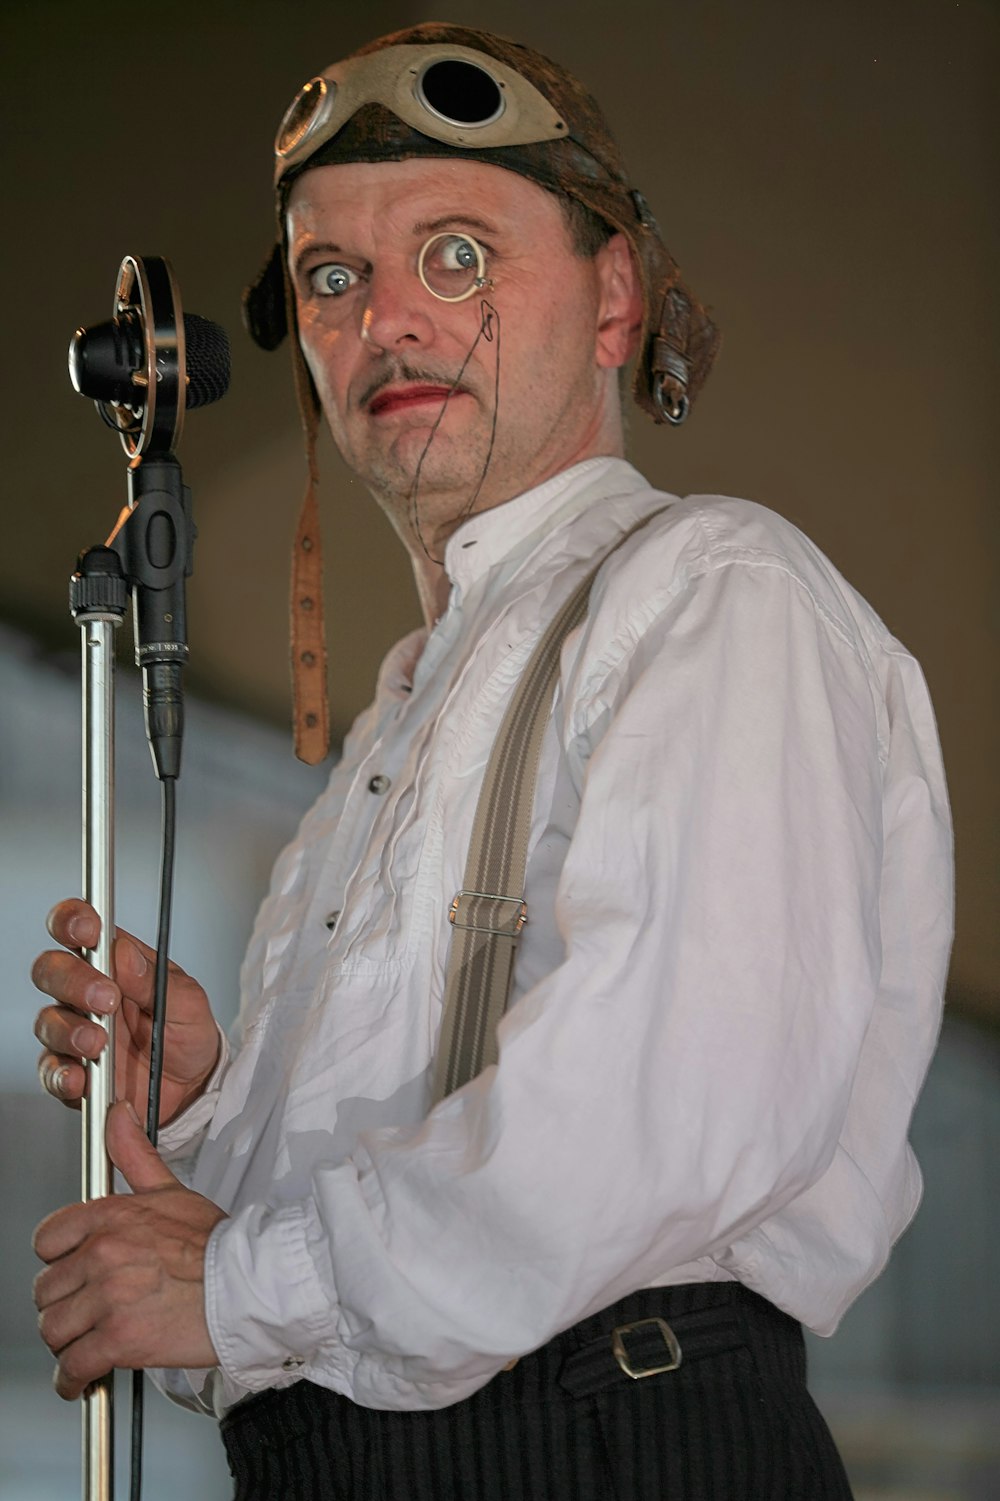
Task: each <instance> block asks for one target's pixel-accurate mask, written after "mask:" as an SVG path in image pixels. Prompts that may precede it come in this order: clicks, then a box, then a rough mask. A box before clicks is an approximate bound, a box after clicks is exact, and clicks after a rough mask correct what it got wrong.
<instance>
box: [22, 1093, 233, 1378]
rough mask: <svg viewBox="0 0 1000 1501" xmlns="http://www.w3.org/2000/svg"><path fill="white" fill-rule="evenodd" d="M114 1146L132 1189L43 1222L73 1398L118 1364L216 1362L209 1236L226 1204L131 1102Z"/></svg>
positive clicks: (116, 1127) (58, 1344) (48, 1306)
mask: <svg viewBox="0 0 1000 1501" xmlns="http://www.w3.org/2000/svg"><path fill="white" fill-rule="evenodd" d="M107 1143H108V1152H109V1154H110V1156H111V1160H112V1161H113V1162H114V1164H115V1166H116V1167H117V1168H118V1169H119V1170H120V1171H121V1172H122V1174H123V1175H124V1177H125V1181H126V1182H127V1183H128V1185H129V1187H130V1188H131V1189H132V1190H133V1193H132V1195H131V1196H127V1195H124V1194H122V1195H119V1196H117V1197H112V1198H107V1199H95V1200H94V1201H93V1202H91V1203H89V1204H72V1205H70V1206H69V1208H67V1209H59V1210H57V1211H56V1213H55V1214H50V1215H49V1217H48V1219H45V1220H43V1221H42V1223H41V1224H40V1225H39V1227H38V1229H37V1230H36V1231H35V1239H34V1246H35V1250H36V1252H37V1253H38V1255H39V1256H40V1257H41V1259H42V1261H45V1262H48V1263H49V1264H48V1266H47V1267H46V1269H45V1271H43V1272H40V1273H39V1275H38V1276H37V1277H36V1279H35V1303H36V1306H37V1308H38V1315H39V1317H38V1323H39V1328H40V1329H41V1333H42V1338H43V1339H44V1341H45V1343H46V1344H47V1345H48V1347H49V1349H50V1350H51V1351H52V1353H53V1354H54V1355H55V1356H57V1358H58V1365H57V1367H56V1374H55V1388H56V1391H57V1392H58V1393H59V1395H60V1397H64V1398H66V1400H67V1401H71V1400H72V1399H73V1398H75V1397H79V1396H80V1395H81V1393H82V1392H83V1391H84V1390H85V1389H86V1388H87V1386H89V1385H90V1383H91V1382H92V1381H96V1380H97V1379H98V1378H99V1377H101V1376H104V1375H106V1374H107V1372H108V1371H110V1370H112V1369H113V1368H114V1367H116V1366H118V1367H124V1368H126V1369H132V1370H139V1369H142V1368H144V1367H147V1366H178V1367H185V1366H189V1367H193V1368H196V1369H201V1368H203V1367H207V1366H214V1365H216V1364H217V1356H216V1352H215V1349H214V1347H213V1345H212V1341H211V1338H210V1337H209V1333H208V1325H207V1324H206V1322H205V1295H204V1265H205V1246H206V1244H207V1241H208V1237H209V1235H210V1234H211V1232H212V1229H213V1228H214V1226H216V1225H217V1224H218V1223H219V1221H220V1220H224V1219H225V1218H226V1216H225V1214H224V1213H223V1212H222V1210H221V1209H220V1208H219V1207H218V1206H217V1205H216V1204H213V1203H211V1202H210V1201H209V1200H208V1199H205V1198H202V1196H201V1194H196V1193H193V1192H192V1191H191V1190H190V1189H188V1188H185V1187H184V1186H183V1185H182V1184H181V1183H179V1182H178V1181H177V1179H176V1178H175V1177H174V1175H173V1173H172V1172H171V1171H170V1169H169V1168H168V1167H167V1166H166V1165H165V1164H164V1163H163V1162H161V1161H160V1158H159V1157H158V1155H157V1153H156V1151H155V1150H154V1149H153V1147H151V1146H150V1144H149V1142H148V1141H147V1139H146V1137H145V1135H144V1133H143V1131H142V1128H141V1127H140V1125H139V1122H138V1120H137V1119H136V1118H135V1116H134V1114H133V1113H132V1112H131V1110H130V1107H129V1106H128V1105H127V1104H125V1103H119V1104H117V1105H115V1106H113V1108H112V1109H111V1111H110V1112H109V1114H108V1133H107Z"/></svg>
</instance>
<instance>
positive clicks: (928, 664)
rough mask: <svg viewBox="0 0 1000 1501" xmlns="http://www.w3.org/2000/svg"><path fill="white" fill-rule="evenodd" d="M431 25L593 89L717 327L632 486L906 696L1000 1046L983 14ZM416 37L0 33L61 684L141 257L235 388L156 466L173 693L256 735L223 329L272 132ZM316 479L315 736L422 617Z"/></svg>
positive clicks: (12, 279) (785, 5) (15, 363)
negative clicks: (224, 707)
mask: <svg viewBox="0 0 1000 1501" xmlns="http://www.w3.org/2000/svg"><path fill="white" fill-rule="evenodd" d="M448 14H449V15H450V18H452V19H455V20H460V21H466V22H469V23H472V24H489V25H490V26H492V27H493V29H495V30H498V31H505V32H507V33H509V34H512V35H515V36H518V37H519V38H521V39H523V40H525V41H528V42H530V43H532V44H533V45H535V46H537V47H539V48H540V49H541V50H543V51H549V52H551V53H552V54H553V55H554V56H556V57H558V58H559V59H560V60H562V61H563V62H565V63H567V64H568V65H569V66H571V67H572V68H574V69H575V70H576V71H577V72H578V73H579V74H580V76H581V77H582V78H583V79H584V80H585V81H586V82H587V83H588V84H589V85H590V86H591V87H592V88H593V90H594V91H595V92H596V93H597V94H598V95H599V97H600V98H601V99H602V101H603V102H604V103H605V105H606V107H607V111H608V114H609V116H610V118H611V120H612V123H613V124H614V126H615V128H616V130H617V132H618V134H619V136H620V138H621V140H622V143H623V145H624V146H625V149H626V154H627V156H628V158H629V160H630V163H631V165H632V169H633V174H634V178H635V181H636V182H637V184H638V185H639V186H641V187H642V188H643V190H644V192H645V193H646V195H647V197H648V198H649V200H650V202H651V203H652V205H653V208H654V210H655V212H656V213H657V215H658V217H659V219H660V221H661V224H662V225H663V227H664V231H665V234H666V237H667V240H668V243H669V244H670V245H671V248H672V249H673V251H674V253H675V255H676V256H677V257H678V259H679V260H680V261H681V264H682V265H683V267H684V269H685V271H686V273H687V275H688V277H689V279H690V280H691V282H692V283H693V285H694V286H695V287H696V289H697V290H698V292H699V294H700V295H701V296H702V297H703V298H704V299H705V300H706V301H708V302H710V303H711V304H712V305H713V306H714V308H715V310H716V313H717V317H718V320H719V322H720V324H721V325H722V327H723V329H724V332H725V343H724V347H723V352H722V356H721V359H720V363H719V366H718V368H717V371H716V373H715V374H714V375H713V377H712V379H711V381H710V383H709V385H708V387H707V389H706V391H705V393H704V395H703V397H702V399H701V402H700V403H699V406H698V408H697V409H696V411H695V414H694V416H693V418H692V421H691V423H690V425H689V427H688V428H686V429H685V430H683V431H681V432H678V433H672V432H664V431H662V430H655V429H653V427H652V425H647V424H646V420H645V419H642V418H639V417H638V415H637V417H636V419H635V422H634V423H633V433H634V457H635V461H636V462H637V463H638V464H639V466H640V467H641V468H643V469H645V470H646V472H647V473H649V475H650V476H651V477H652V478H653V479H654V480H655V481H656V482H657V483H659V484H661V485H663V486H664V488H668V489H671V490H675V491H679V492H681V493H683V492H686V491H689V490H715V489H718V490H723V491H727V492H730V493H739V494H745V495H749V496H751V497H752V498H754V499H756V500H760V501H763V502H764V503H765V504H768V505H771V506H773V507H774V508H775V509H776V510H779V511H781V512H782V513H784V514H785V515H787V516H789V517H791V518H792V519H793V520H795V521H796V522H797V523H799V524H800V525H801V526H803V528H804V529H805V530H806V531H808V532H809V533H810V534H811V535H812V536H813V537H814V538H815V539H816V540H817V541H818V542H819V543H820V545H821V546H822V547H824V548H825V549H826V551H827V552H828V553H829V554H830V556H831V557H832V559H833V561H834V562H835V563H836V564H837V565H838V566H839V567H840V568H841V569H842V570H843V571H844V572H845V573H846V574H847V575H848V577H849V578H850V579H851V580H852V582H853V583H855V584H856V585H857V586H858V587H859V588H860V589H861V590H862V592H864V593H865V594H867V596H868V597H869V598H870V599H871V600H872V602H873V603H874V604H875V606H876V608H877V609H878V610H879V612H880V613H881V614H882V615H883V617H884V618H885V619H886V621H887V622H888V624H889V625H890V627H891V628H892V629H893V630H894V631H895V633H896V634H897V635H898V636H899V637H900V638H901V639H902V640H903V641H905V642H906V643H907V644H908V645H909V646H910V647H911V648H912V649H913V650H914V651H915V652H916V653H917V655H918V656H919V657H920V659H921V661H922V662H923V664H924V668H925V671H926V673H927V676H928V678H929V680H930V683H931V688H932V691H933V694H934V698H935V701H936V704H937V707H938V713H939V718H940V724H941V732H942V738H943V741H944V746H945V754H946V759H947V763H948V767H949V771H950V778H951V787H952V797H953V802H954V809H955V817H956V827H957V840H958V860H959V909H958V941H957V945H956V951H955V960H954V966H953V985H952V994H953V1002H954V1004H955V1005H956V1006H959V1007H961V1008H962V1009H964V1010H966V1011H967V1012H968V1013H970V1014H973V1015H976V1016H979V1017H981V1018H983V1019H992V1020H993V1022H994V1023H996V1024H1000V999H998V995H997V970H998V965H997V951H996V929H997V926H998V925H997V923H996V918H995V913H996V908H997V894H998V893H997V871H998V864H1000V862H998V860H997V840H996V828H997V820H996V813H997V793H996V775H995V767H996V762H997V755H996V741H997V721H998V703H997V692H996V687H997V677H996V667H995V625H996V616H995V609H994V599H995V585H994V584H993V571H994V567H995V562H996V555H997V547H996V528H995V522H994V493H993V492H994V488H995V486H994V479H993V475H994V470H995V467H996V463H995V461H996V458H997V447H998V441H997V432H998V423H997V420H996V417H995V415H994V408H995V404H996V400H997V394H998V381H997V374H998V370H997V366H998V359H997V345H998V334H1000V317H998V298H997V293H996V290H995V286H996V270H997V264H998V258H997V250H998V242H1000V223H998V220H1000V212H998V203H997V194H996V183H997V181H998V172H997V165H998V163H997V148H996V141H997V132H996V105H995V98H996V79H997V77H998V76H1000V15H998V11H997V8H996V7H995V6H994V5H992V4H988V3H986V0H960V3H957V4H956V3H954V0H840V3H833V0H829V3H827V0H810V3H804V0H754V3H752V4H749V3H739V0H717V3H706V0H687V3H684V4H681V3H673V4H671V3H661V4H658V5H653V4H645V3H640V0H620V3H619V4H617V5H616V6H614V7H608V6H606V5H603V4H597V3H594V0H583V3H580V4H577V5H575V6H574V7H573V8H572V10H569V9H567V10H566V11H563V10H561V9H556V8H555V7H553V8H552V9H550V10H545V11H543V10H542V9H541V8H540V7H538V6H537V5H528V4H526V3H518V0H498V3H496V4H493V5H491V6H489V7H484V6H483V5H482V4H473V3H460V0H452V3H451V4H450V5H449V7H448ZM562 16H567V17H570V18H571V20H570V21H566V20H563V19H560V18H561V17H562ZM420 18H421V17H420V15H419V13H418V12H417V11H416V10H415V9H414V7H413V6H412V5H403V4H392V3H369V4H367V5H366V6H365V7H364V9H363V11H362V10H361V9H360V8H351V7H334V6H325V7H321V6H317V5H315V4H309V5H305V4H299V3H294V0H293V3H286V4H283V5H278V4H276V3H269V4H264V3H260V0H245V3H242V4H239V5H236V4H217V5H211V4H202V5H198V6H195V5H194V4H191V3H187V0H177V3H175V4H173V5H172V6H171V7H169V9H168V8H163V9H161V10H158V11H156V12H153V11H152V10H147V9H144V8H142V7H126V8H124V9H121V8H119V9H117V10H114V9H112V7H92V6H90V5H83V4H55V3H33V4H31V5H30V6H29V5H26V4H11V3H8V5H7V6H6V7H5V8H4V17H3V21H2V27H3V55H4V61H3V65H2V66H3V74H4V78H3V89H2V90H0V102H2V108H3V111H4V114H5V119H4V122H3V123H4V129H3V142H4V153H3V155H4V161H3V169H2V170H3V174H4V176H3V186H4V193H3V202H4V205H5V214H4V234H3V237H2V255H3V277H2V286H3V293H4V316H3V327H4V334H5V338H4V351H5V358H4V364H3V380H4V395H5V398H6V399H5V403H4V410H5V441H4V458H5V475H4V479H5V487H4V488H5V493H6V501H5V520H6V538H7V544H8V545H7V546H6V547H5V548H4V549H3V554H2V557H0V615H2V617H3V618H4V619H6V620H8V621H10V622H12V623H17V624H20V625H22V626H28V627H29V628H31V629H32V630H34V631H35V632H36V633H37V634H38V635H39V637H40V638H41V639H43V640H44V641H45V642H46V643H47V644H48V645H49V646H50V647H51V648H52V649H53V650H56V651H63V650H64V651H68V652H70V653H72V652H75V650H76V640H75V635H76V633H75V630H74V628H73V627H72V625H71V623H69V621H68V618H67V616H66V612H65V580H66V577H67V575H68V573H69V571H70V569H71V566H72V562H73V559H74V557H75V554H76V552H77V551H78V549H79V548H81V547H82V546H85V545H87V544H89V543H91V542H94V541H98V540H100V539H101V538H102V537H103V536H104V535H105V534H106V532H107V531H108V529H109V527H110V523H111V519H112V518H113V516H114V514H115V512H116V511H117V509H118V507H119V505H120V504H121V501H122V498H123V495H124V479H123V457H122V455H121V453H120V450H119V449H118V446H117V443H116V441H115V440H114V439H113V438H112V437H111V435H109V434H106V433H105V432H104V430H103V429H102V428H101V427H100V424H99V423H98V421H97V418H96V416H95V415H94V413H93V411H92V409H90V408H89V406H88V405H87V404H86V403H84V402H83V401H81V400H80V398H79V397H77V396H75V395H74V394H73V392H72V391H71V389H70V387H69V384H68V381H67V379H66V375H65V347H66V343H67V341H68V338H69V335H70V333H71V332H72V330H73V328H74V327H75V326H76V325H77V324H79V323H81V322H92V321H95V320H97V319H99V318H102V317H105V316H108V314H109V313H110V310H111V309H110V304H111V297H112V292H113V287H114V278H115V273H116V270H117V266H118V263H119V261H120V259H121V257H122V255H123V254H125V253H126V252H130V253H136V254H159V255H166V256H168V257H169V258H170V259H171V260H172V262H173V264H174V267H175V270H176V272H177V275H178V278H179V281H180V285H181V289H182V292H183V297H184V304H185V306H186V307H187V308H188V309H189V310H191V311H197V312H201V313H203V314H205V315H206V316H209V317H212V318H214V319H215V320H216V321H218V322H221V323H222V324H224V325H225V326H226V327H227V328H228V330H229V332H230V335H231V337H232V339H233V344H234V357H235V366H234V379H233V388H232V391H231V394H230V396H229V397H228V398H227V400H226V401H225V402H224V403H223V404H222V405H221V406H219V407H217V408H213V409H211V410H209V411H206V412H199V413H195V414H194V415H193V416H192V417H191V418H190V421H189V426H188V431H187V435H186V437H185V442H184V447H183V449H182V454H181V456H182V459H183V461H184V465H185V472H186V477H187V479H188V482H189V483H190V484H191V485H192V487H193V489H194V492H195V504H196V508H197V514H198V520H199V527H200V540H199V544H198V552H197V556H196V562H197V571H196V576H195V578H194V580H193V581H192V586H191V595H190V600H191V605H190V609H191V639H192V649H193V666H192V670H191V681H192V684H193V685H196V686H197V687H199V688H200V689H202V690H203V691H205V692H207V693H209V694H211V695H213V696H215V697H218V698H221V699H223V700H225V701H227V702H230V703H234V704H237V705H242V706H245V707H249V708H252V709H253V710H255V711H256V712H259V713H261V714H263V715H265V716H267V717H269V718H272V719H280V718H281V717H282V716H283V715H284V713H285V706H286V702H287V692H286V687H285V655H286V652H285V645H284V632H285V610H286V604H285V579H286V564H285V554H286V547H287V540H288V534H289V528H290V526H291V521H292V516H293V513H294V508H295V502H296V499H297V493H298V490H299V484H300V473H301V467H300V466H301V461H300V456H299V451H298V441H297V435H296V429H295V414H294V408H293V405H292V401H291V395H290V386H289V382H288V378H287V365H286V358H285V357H284V356H283V354H278V355H274V356H265V355H263V354H260V353H259V352H257V351H256V350H255V349H254V348H253V347H252V346H251V345H250V344H249V342H248V341H247V340H246V339H245V336H243V335H242V332H241V329H240V324H239V314H238V307H237V296H238V292H239V289H240V287H241V286H242V284H243V283H244V281H245V280H247V279H248V277H249V276H250V275H251V274H252V273H253V272H254V270H255V269H256V266H257V263H258V261H259V259H260V258H261V256H262V254H263V252H264V250H265V248H266V245H267V243H268V237H269V234H270V230H271V223H270V208H269V194H268V180H269V161H268V156H269V145H270V140H271V136H272V133H273V129H274V125H275V123H276V120H277V118H278V116H279V115H280V113H281V110H282V109H283V107H284V104H285V103H286V102H287V100H288V99H289V98H290V97H291V95H292V94H293V93H294V91H295V89H296V88H297V87H298V85H299V84H300V83H301V82H302V81H303V80H304V79H305V77H307V76H308V75H309V74H310V73H312V72H314V71H315V70H316V68H317V67H318V66H319V65H321V64H322V63H324V62H326V61H332V60H333V59H334V58H335V57H337V56H340V55H342V54H343V53H344V52H345V51H347V50H349V49H350V48H351V47H352V46H353V45H355V44H356V43H358V42H360V41H362V40H364V39H366V38H367V37H368V36H371V35H374V34H377V33H378V32H380V31H383V30H388V29H391V28H392V27H394V26H397V25H404V24H408V23H409V22H410V21H412V20H416V19H420ZM325 474H326V475H327V476H328V483H327V485H326V489H325V497H324V505H325V515H326V530H327V546H328V558H329V563H328V586H329V593H330V610H329V614H330V628H331V648H332V650H331V656H332V663H333V667H332V671H333V681H332V693H333V703H334V713H335V719H336V724H337V728H338V729H341V730H342V729H343V728H344V726H345V725H346V724H347V723H348V722H349V720H350V718H351V717H352V715H353V714H354V713H355V712H356V711H357V709H358V708H359V707H361V705H362V704H363V703H364V701H365V699H366V696H367V693H368V690H369V688H370V685H371V681H372V678H373V675H374V671H375V666H376V664H377V661H378V659H379V657H380V656H381V653H382V651H383V650H384V648H385V646H386V645H387V644H388V643H389V642H390V641H391V640H392V639H393V638H394V637H395V636H397V635H398V634H399V633H400V632H401V631H403V630H405V629H407V628H408V627H409V626H410V625H411V624H412V623H414V622H415V619H416V607H415V602H414V597H413V593H412V589H411V587H410V584H409V579H408V571H407V567H406V564H405V562H404V561H403V559H402V557H401V555H398V554H397V551H396V548H395V544H394V541H393V539H392V536H391V533H390V531H389V529H388V527H387V525H386V524H385V523H384V522H383V521H382V520H381V518H380V517H379V516H377V515H375V514H373V513H372V509H371V506H370V503H369V502H368V500H367V497H366V496H365V495H364V494H363V493H361V492H360V491H359V487H358V486H356V485H353V484H352V483H351V482H350V480H349V478H347V477H346V476H345V475H344V473H343V471H342V470H341V469H340V468H339V467H338V465H337V464H336V461H335V460H334V459H332V458H327V459H326V460H325Z"/></svg>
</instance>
